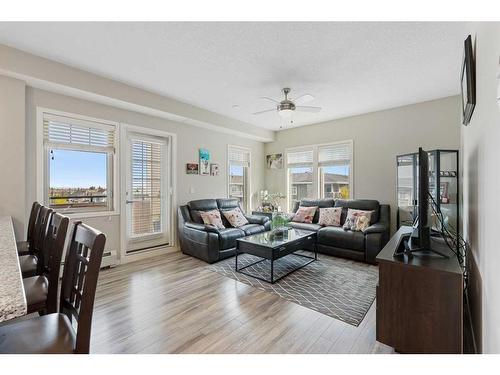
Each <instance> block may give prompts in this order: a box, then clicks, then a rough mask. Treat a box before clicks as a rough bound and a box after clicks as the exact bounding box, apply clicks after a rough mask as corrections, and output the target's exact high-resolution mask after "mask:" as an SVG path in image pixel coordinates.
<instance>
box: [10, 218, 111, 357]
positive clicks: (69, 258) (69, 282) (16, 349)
mask: <svg viewBox="0 0 500 375" xmlns="http://www.w3.org/2000/svg"><path fill="white" fill-rule="evenodd" d="M105 243H106V236H105V235H104V234H103V233H101V232H99V231H97V230H95V229H94V228H91V227H89V226H87V225H85V224H82V223H81V222H77V223H76V224H75V226H74V228H73V232H72V235H71V242H70V246H69V248H68V252H67V253H66V258H65V261H64V271H63V279H62V285H61V298H60V304H59V313H55V314H48V315H42V316H39V317H36V318H32V319H27V320H21V321H18V322H14V323H7V324H5V325H1V326H0V353H25V354H37V353H47V354H48V353H51V354H65V353H83V354H85V353H89V349H90V332H91V326H92V313H93V309H94V299H95V291H96V287H97V279H98V276H99V268H100V265H101V260H102V253H103V250H104V245H105ZM73 320H74V322H75V323H76V325H77V327H76V332H75V329H74V328H73V325H72V323H73Z"/></svg>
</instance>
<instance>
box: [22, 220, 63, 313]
mask: <svg viewBox="0 0 500 375" xmlns="http://www.w3.org/2000/svg"><path fill="white" fill-rule="evenodd" d="M68 225H69V218H68V217H66V216H63V215H61V214H58V213H56V212H54V213H52V215H51V216H50V219H49V224H48V229H47V235H46V236H45V239H44V245H43V246H42V250H41V251H40V252H39V254H38V262H37V264H38V265H40V266H41V268H42V272H41V274H40V275H38V276H32V277H28V278H25V279H23V284H24V292H25V295H26V301H27V304H28V314H31V313H34V312H39V313H40V315H42V314H52V313H55V312H57V291H58V282H59V271H60V268H61V258H62V254H63V251H64V244H65V242H66V237H67V233H68Z"/></svg>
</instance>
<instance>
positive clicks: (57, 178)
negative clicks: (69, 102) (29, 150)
mask: <svg viewBox="0 0 500 375" xmlns="http://www.w3.org/2000/svg"><path fill="white" fill-rule="evenodd" d="M115 130H116V127H115V126H114V125H110V124H104V123H99V122H94V121H88V120H82V119H80V118H76V117H75V118H72V117H66V116H59V115H53V114H49V113H44V114H43V144H44V150H45V160H46V164H45V169H46V172H45V183H44V195H45V201H46V202H48V205H49V206H50V207H52V208H54V209H59V210H61V209H64V211H65V212H66V213H71V212H80V211H111V210H113V198H112V197H113V195H112V191H113V162H114V154H115V132H116V131H115Z"/></svg>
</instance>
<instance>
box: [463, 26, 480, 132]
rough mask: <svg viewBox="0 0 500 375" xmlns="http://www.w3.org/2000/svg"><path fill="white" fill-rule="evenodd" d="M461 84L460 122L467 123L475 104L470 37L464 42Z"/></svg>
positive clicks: (474, 68)
mask: <svg viewBox="0 0 500 375" xmlns="http://www.w3.org/2000/svg"><path fill="white" fill-rule="evenodd" d="M460 81H461V86H462V124H464V125H468V124H469V122H470V119H471V117H472V112H474V107H475V106H476V64H475V62H474V54H473V51H472V37H471V36H470V35H469V36H468V37H467V39H465V42H464V57H463V61H462V72H461V75H460Z"/></svg>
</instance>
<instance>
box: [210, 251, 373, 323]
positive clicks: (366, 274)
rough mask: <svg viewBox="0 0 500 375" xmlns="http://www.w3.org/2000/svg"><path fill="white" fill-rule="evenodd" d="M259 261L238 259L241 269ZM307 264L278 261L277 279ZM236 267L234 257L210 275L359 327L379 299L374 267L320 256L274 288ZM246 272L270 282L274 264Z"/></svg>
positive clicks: (292, 257) (212, 267)
mask: <svg viewBox="0 0 500 375" xmlns="http://www.w3.org/2000/svg"><path fill="white" fill-rule="evenodd" d="M308 255H310V254H308ZM259 259H260V258H258V257H255V256H253V255H249V254H242V255H240V256H238V268H241V267H244V266H245V265H248V264H250V263H253V262H255V261H257V260H259ZM307 261H308V259H306V258H303V257H300V256H296V255H294V254H290V255H288V256H286V257H284V258H281V259H279V260H277V261H275V262H274V269H275V278H278V277H279V276H280V275H283V274H284V273H286V272H288V270H290V269H291V268H295V267H296V266H297V265H301V264H304V262H307ZM234 263H235V258H234V257H232V258H229V259H225V260H223V261H221V262H218V263H215V264H212V265H209V266H207V267H208V269H209V270H210V271H213V272H217V273H219V274H221V275H224V276H227V277H230V278H231V279H234V280H237V281H240V282H242V283H245V284H248V285H251V286H253V287H255V288H259V289H261V290H265V291H267V292H270V293H274V294H277V295H279V296H280V297H281V298H284V299H286V300H288V301H291V302H295V303H297V304H299V305H301V306H304V307H307V308H309V309H311V310H315V311H318V312H320V313H322V314H325V315H328V316H331V317H332V318H335V319H339V320H341V321H343V322H346V323H348V324H351V325H353V326H356V327H357V326H358V325H359V323H361V321H362V320H363V318H364V317H365V315H366V313H367V312H368V309H369V308H370V306H371V304H372V303H373V300H374V299H375V293H376V291H375V289H376V285H377V282H378V269H377V267H376V266H373V265H369V264H364V263H360V262H354V261H350V260H346V259H341V258H335V257H331V256H328V255H323V254H319V255H318V261H315V262H312V263H311V264H309V265H307V266H305V267H303V268H301V269H300V270H298V271H295V272H294V273H292V274H290V275H288V276H286V277H284V278H283V279H281V280H279V281H278V282H276V283H274V284H270V283H267V282H265V281H261V280H259V279H255V278H253V277H251V276H247V275H244V274H242V273H239V272H236V271H235V269H234ZM245 271H246V272H247V273H250V274H256V275H259V276H260V277H262V278H265V279H269V275H270V273H269V272H270V262H269V261H267V260H266V261H263V262H260V263H258V264H256V265H254V266H251V267H248V268H246V269H245Z"/></svg>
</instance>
